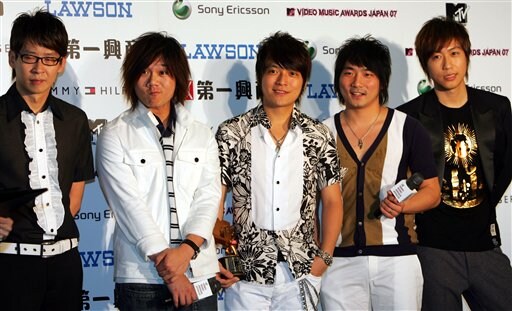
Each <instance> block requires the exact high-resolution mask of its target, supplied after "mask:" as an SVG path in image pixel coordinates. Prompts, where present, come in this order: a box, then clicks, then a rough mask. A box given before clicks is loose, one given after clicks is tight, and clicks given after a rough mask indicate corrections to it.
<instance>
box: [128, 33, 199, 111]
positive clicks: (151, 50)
mask: <svg viewBox="0 0 512 311" xmlns="http://www.w3.org/2000/svg"><path fill="white" fill-rule="evenodd" d="M159 57H161V58H162V60H163V62H164V63H165V65H166V66H167V68H168V69H169V72H170V74H171V76H172V77H173V78H174V79H175V80H176V89H175V90H174V96H173V98H172V99H171V102H173V103H175V104H176V103H181V104H183V103H184V102H185V99H186V97H187V94H188V84H189V80H190V68H189V65H188V60H187V55H186V54H185V51H184V50H183V47H182V46H181V44H180V43H179V42H178V40H176V39H174V38H173V37H171V36H169V35H167V33H165V32H146V33H144V34H142V35H140V36H139V37H138V38H136V39H135V40H134V43H133V44H132V45H131V46H130V48H129V50H128V53H127V54H126V56H125V58H124V61H123V65H122V67H121V71H122V85H123V94H124V95H125V97H126V99H127V100H128V102H129V103H130V105H131V108H132V109H135V107H136V106H137V104H138V101H139V99H138V98H137V94H136V93H135V85H136V84H137V81H138V80H139V78H140V76H141V75H142V73H143V72H144V70H145V69H146V68H148V67H149V65H151V64H152V63H153V62H154V61H155V60H156V59H158V58H159Z"/></svg>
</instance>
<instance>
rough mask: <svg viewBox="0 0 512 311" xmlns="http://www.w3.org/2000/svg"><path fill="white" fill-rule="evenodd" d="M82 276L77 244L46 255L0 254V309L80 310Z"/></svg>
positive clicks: (33, 310)
mask: <svg viewBox="0 0 512 311" xmlns="http://www.w3.org/2000/svg"><path fill="white" fill-rule="evenodd" d="M82 280H83V272H82V261H81V260H80V254H79V253H78V249H77V248H74V249H72V250H70V251H67V252H66V253H64V254H60V255H57V256H53V257H49V258H41V257H37V256H26V255H9V254H0V309H1V310H3V311H11V310H12V311H19V310H23V311H43V310H45V311H46V310H48V311H50V310H51V311H74V310H77V311H78V310H82Z"/></svg>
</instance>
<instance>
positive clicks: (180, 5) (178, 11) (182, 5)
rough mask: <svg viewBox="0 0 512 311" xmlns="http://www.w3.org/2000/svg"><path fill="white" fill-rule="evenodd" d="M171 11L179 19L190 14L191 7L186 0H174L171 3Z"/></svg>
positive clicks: (185, 17)
mask: <svg viewBox="0 0 512 311" xmlns="http://www.w3.org/2000/svg"><path fill="white" fill-rule="evenodd" d="M172 12H173V13H174V16H176V17H177V18H179V19H187V18H188V17H189V16H190V14H192V7H191V6H190V3H189V2H188V1H183V0H176V1H174V3H173V4H172Z"/></svg>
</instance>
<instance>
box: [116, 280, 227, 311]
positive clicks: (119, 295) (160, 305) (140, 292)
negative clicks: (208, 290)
mask: <svg viewBox="0 0 512 311" xmlns="http://www.w3.org/2000/svg"><path fill="white" fill-rule="evenodd" d="M170 298H171V293H170V292H169V290H168V289H167V286H165V285H161V284H143V283H116V286H115V289H114V304H115V306H116V307H117V308H119V310H120V311H164V310H165V311H169V310H172V311H174V310H176V311H178V310H179V311H196V310H205V311H206V310H208V311H210V310H213V311H216V310H217V294H216V293H215V294H214V295H212V296H210V297H207V298H205V299H201V300H199V301H197V302H194V303H193V304H192V305H190V306H188V307H179V308H175V307H174V304H173V302H172V301H168V302H166V300H167V299H170Z"/></svg>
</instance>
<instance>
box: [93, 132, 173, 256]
mask: <svg viewBox="0 0 512 311" xmlns="http://www.w3.org/2000/svg"><path fill="white" fill-rule="evenodd" d="M115 129H116V128H108V125H107V128H106V129H105V130H103V132H102V133H101V135H100V137H99V138H98V142H97V145H96V167H97V170H98V180H99V183H100V187H101V190H102V191H103V194H104V196H105V198H106V200H107V203H108V205H109V207H110V208H111V209H112V211H113V213H114V217H115V219H116V225H117V226H119V229H120V230H121V232H122V233H123V234H124V235H125V236H126V238H127V239H128V241H129V242H130V243H132V244H133V245H135V247H136V248H137V250H138V252H139V253H140V255H141V256H142V258H144V259H145V260H148V256H149V255H152V254H156V253H158V252H160V251H162V250H164V249H165V248H167V247H168V243H167V240H166V238H165V237H164V234H163V233H162V232H161V230H160V229H159V226H158V225H157V224H156V223H155V221H154V220H153V217H152V216H151V212H150V208H149V207H148V206H147V203H146V201H144V200H143V197H142V195H141V193H140V191H139V189H138V187H137V179H136V177H135V176H134V174H133V173H132V171H131V169H130V167H129V165H128V164H126V163H125V161H124V158H125V153H124V149H123V147H122V144H123V142H122V141H121V140H120V138H119V137H118V135H116V131H115Z"/></svg>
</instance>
